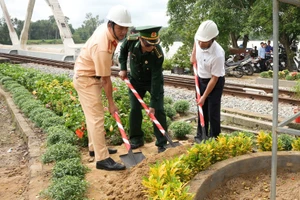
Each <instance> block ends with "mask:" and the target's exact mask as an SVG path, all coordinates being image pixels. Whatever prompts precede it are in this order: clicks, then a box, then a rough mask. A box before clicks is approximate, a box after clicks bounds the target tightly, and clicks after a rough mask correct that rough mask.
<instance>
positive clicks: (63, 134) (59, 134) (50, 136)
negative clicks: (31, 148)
mask: <svg viewBox="0 0 300 200" xmlns="http://www.w3.org/2000/svg"><path fill="white" fill-rule="evenodd" d="M46 132H47V146H51V145H54V144H58V143H62V144H72V145H75V144H76V142H77V140H78V137H77V136H76V135H75V133H74V132H73V131H71V130H70V129H68V128H66V127H65V126H62V125H57V126H51V127H49V128H48V129H47V131H46Z"/></svg>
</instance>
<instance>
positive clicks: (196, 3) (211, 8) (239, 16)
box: [162, 0, 255, 51]
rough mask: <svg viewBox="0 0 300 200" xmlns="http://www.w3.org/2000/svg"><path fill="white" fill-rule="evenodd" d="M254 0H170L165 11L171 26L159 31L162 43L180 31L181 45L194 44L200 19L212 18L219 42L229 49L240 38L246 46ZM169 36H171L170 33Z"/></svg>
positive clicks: (165, 42)
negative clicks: (248, 23)
mask: <svg viewBox="0 0 300 200" xmlns="http://www.w3.org/2000/svg"><path fill="white" fill-rule="evenodd" d="M254 2H255V1H254V0H210V1H207V0H170V1H169V2H168V10H167V14H168V15H169V16H170V20H169V24H170V26H169V27H168V29H167V30H166V31H164V32H162V40H163V42H164V43H163V44H164V45H166V46H168V45H170V44H172V43H173V42H174V38H175V37H176V35H180V38H181V39H182V42H183V43H184V45H188V46H191V47H192V46H193V43H194V35H195V33H196V31H197V28H198V27H199V25H200V24H201V22H202V21H204V20H207V19H211V20H213V21H214V22H215V23H216V24H217V25H218V28H219V31H220V33H219V36H218V42H219V43H220V44H221V46H222V47H223V48H224V50H225V51H226V50H228V47H229V45H232V46H233V47H238V45H237V41H238V40H239V39H241V38H242V39H243V46H244V47H246V46H247V42H248V40H249V38H248V33H244V32H243V29H244V27H245V26H246V22H247V17H248V15H249V11H250V9H251V6H252V4H253V3H254ZM170 36H171V37H170Z"/></svg>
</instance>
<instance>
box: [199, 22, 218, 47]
mask: <svg viewBox="0 0 300 200" xmlns="http://www.w3.org/2000/svg"><path fill="white" fill-rule="evenodd" d="M218 35H219V30H218V27H217V25H216V23H215V22H213V21H211V20H207V21H204V22H202V23H201V24H200V26H199V28H198V30H197V32H196V35H195V39H196V40H199V41H201V42H208V41H210V40H211V39H213V38H215V37H217V36H218Z"/></svg>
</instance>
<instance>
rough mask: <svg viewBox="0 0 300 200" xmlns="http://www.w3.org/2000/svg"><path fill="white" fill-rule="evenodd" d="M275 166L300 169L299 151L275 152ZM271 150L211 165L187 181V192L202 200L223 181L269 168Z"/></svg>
mask: <svg viewBox="0 0 300 200" xmlns="http://www.w3.org/2000/svg"><path fill="white" fill-rule="evenodd" d="M277 155H278V156H277V168H278V169H279V168H285V169H290V170H293V171H295V170H297V171H299V170H300V159H299V158H300V152H294V151H280V152H278V153H277ZM271 160H272V152H259V153H252V154H247V155H243V156H237V157H234V158H230V159H227V160H224V161H221V162H218V163H216V164H214V165H212V166H211V167H210V168H209V169H207V170H205V171H202V172H200V173H199V174H197V175H196V176H195V177H194V178H193V179H192V180H191V181H190V183H189V186H190V190H189V192H191V193H194V194H196V195H195V197H194V199H197V200H202V199H204V198H206V197H207V195H208V194H209V193H210V192H212V191H213V190H215V189H217V188H218V187H219V186H220V185H222V183H224V182H225V181H227V180H229V179H231V178H233V177H236V176H239V175H243V174H247V173H248V174H249V173H253V172H256V171H260V170H265V169H270V170H271Z"/></svg>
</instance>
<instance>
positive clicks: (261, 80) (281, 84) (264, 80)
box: [255, 78, 297, 87]
mask: <svg viewBox="0 0 300 200" xmlns="http://www.w3.org/2000/svg"><path fill="white" fill-rule="evenodd" d="M255 83H257V84H261V85H273V78H257V79H256V80H255ZM278 84H279V87H294V86H295V85H296V84H297V81H287V80H278Z"/></svg>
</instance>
